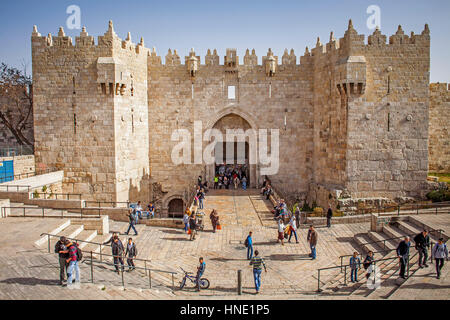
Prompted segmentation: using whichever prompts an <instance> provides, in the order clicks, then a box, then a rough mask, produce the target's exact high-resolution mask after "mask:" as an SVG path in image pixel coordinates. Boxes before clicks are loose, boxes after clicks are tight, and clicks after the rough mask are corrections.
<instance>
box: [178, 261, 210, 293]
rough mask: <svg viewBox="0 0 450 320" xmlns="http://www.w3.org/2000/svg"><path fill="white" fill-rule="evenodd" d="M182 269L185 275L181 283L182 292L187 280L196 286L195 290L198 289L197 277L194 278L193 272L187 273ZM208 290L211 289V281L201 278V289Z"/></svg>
mask: <svg viewBox="0 0 450 320" xmlns="http://www.w3.org/2000/svg"><path fill="white" fill-rule="evenodd" d="M180 269H181V270H182V271H183V273H184V277H183V280H181V283H180V290H183V288H184V287H185V285H186V280H190V281H191V282H192V283H193V284H194V288H196V287H197V277H196V276H194V275H193V273H192V272H187V271H185V270H184V269H183V268H181V267H180ZM208 288H209V280H208V279H206V278H201V279H200V289H203V290H206V289H208Z"/></svg>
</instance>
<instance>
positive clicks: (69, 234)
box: [53, 224, 84, 241]
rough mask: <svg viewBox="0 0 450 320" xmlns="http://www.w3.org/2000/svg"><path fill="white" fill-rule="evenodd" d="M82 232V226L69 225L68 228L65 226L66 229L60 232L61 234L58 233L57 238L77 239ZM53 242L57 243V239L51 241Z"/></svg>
mask: <svg viewBox="0 0 450 320" xmlns="http://www.w3.org/2000/svg"><path fill="white" fill-rule="evenodd" d="M83 230H84V226H83V225H77V224H71V225H69V226H67V228H65V229H64V230H62V231H61V232H59V233H58V234H57V235H58V236H60V237H61V236H64V237H66V238H71V239H78V238H77V237H78V235H79V234H80V233H81V232H82V231H83ZM53 240H55V241H57V239H53Z"/></svg>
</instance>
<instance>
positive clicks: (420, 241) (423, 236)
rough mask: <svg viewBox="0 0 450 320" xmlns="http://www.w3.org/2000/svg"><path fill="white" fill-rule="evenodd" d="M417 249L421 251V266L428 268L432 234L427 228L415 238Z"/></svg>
mask: <svg viewBox="0 0 450 320" xmlns="http://www.w3.org/2000/svg"><path fill="white" fill-rule="evenodd" d="M414 242H415V243H416V250H417V251H418V252H419V268H423V267H425V268H428V265H427V259H428V248H429V247H430V236H429V235H428V231H427V230H423V231H422V232H421V233H419V234H418V235H417V236H415V238H414Z"/></svg>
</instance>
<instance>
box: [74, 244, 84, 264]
mask: <svg viewBox="0 0 450 320" xmlns="http://www.w3.org/2000/svg"><path fill="white" fill-rule="evenodd" d="M74 246H75V247H76V248H77V261H81V259H83V251H81V249H80V247H79V246H78V245H76V244H74Z"/></svg>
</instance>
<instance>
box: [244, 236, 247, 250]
mask: <svg viewBox="0 0 450 320" xmlns="http://www.w3.org/2000/svg"><path fill="white" fill-rule="evenodd" d="M244 246H245V247H246V248H248V238H247V239H245V241H244Z"/></svg>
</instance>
